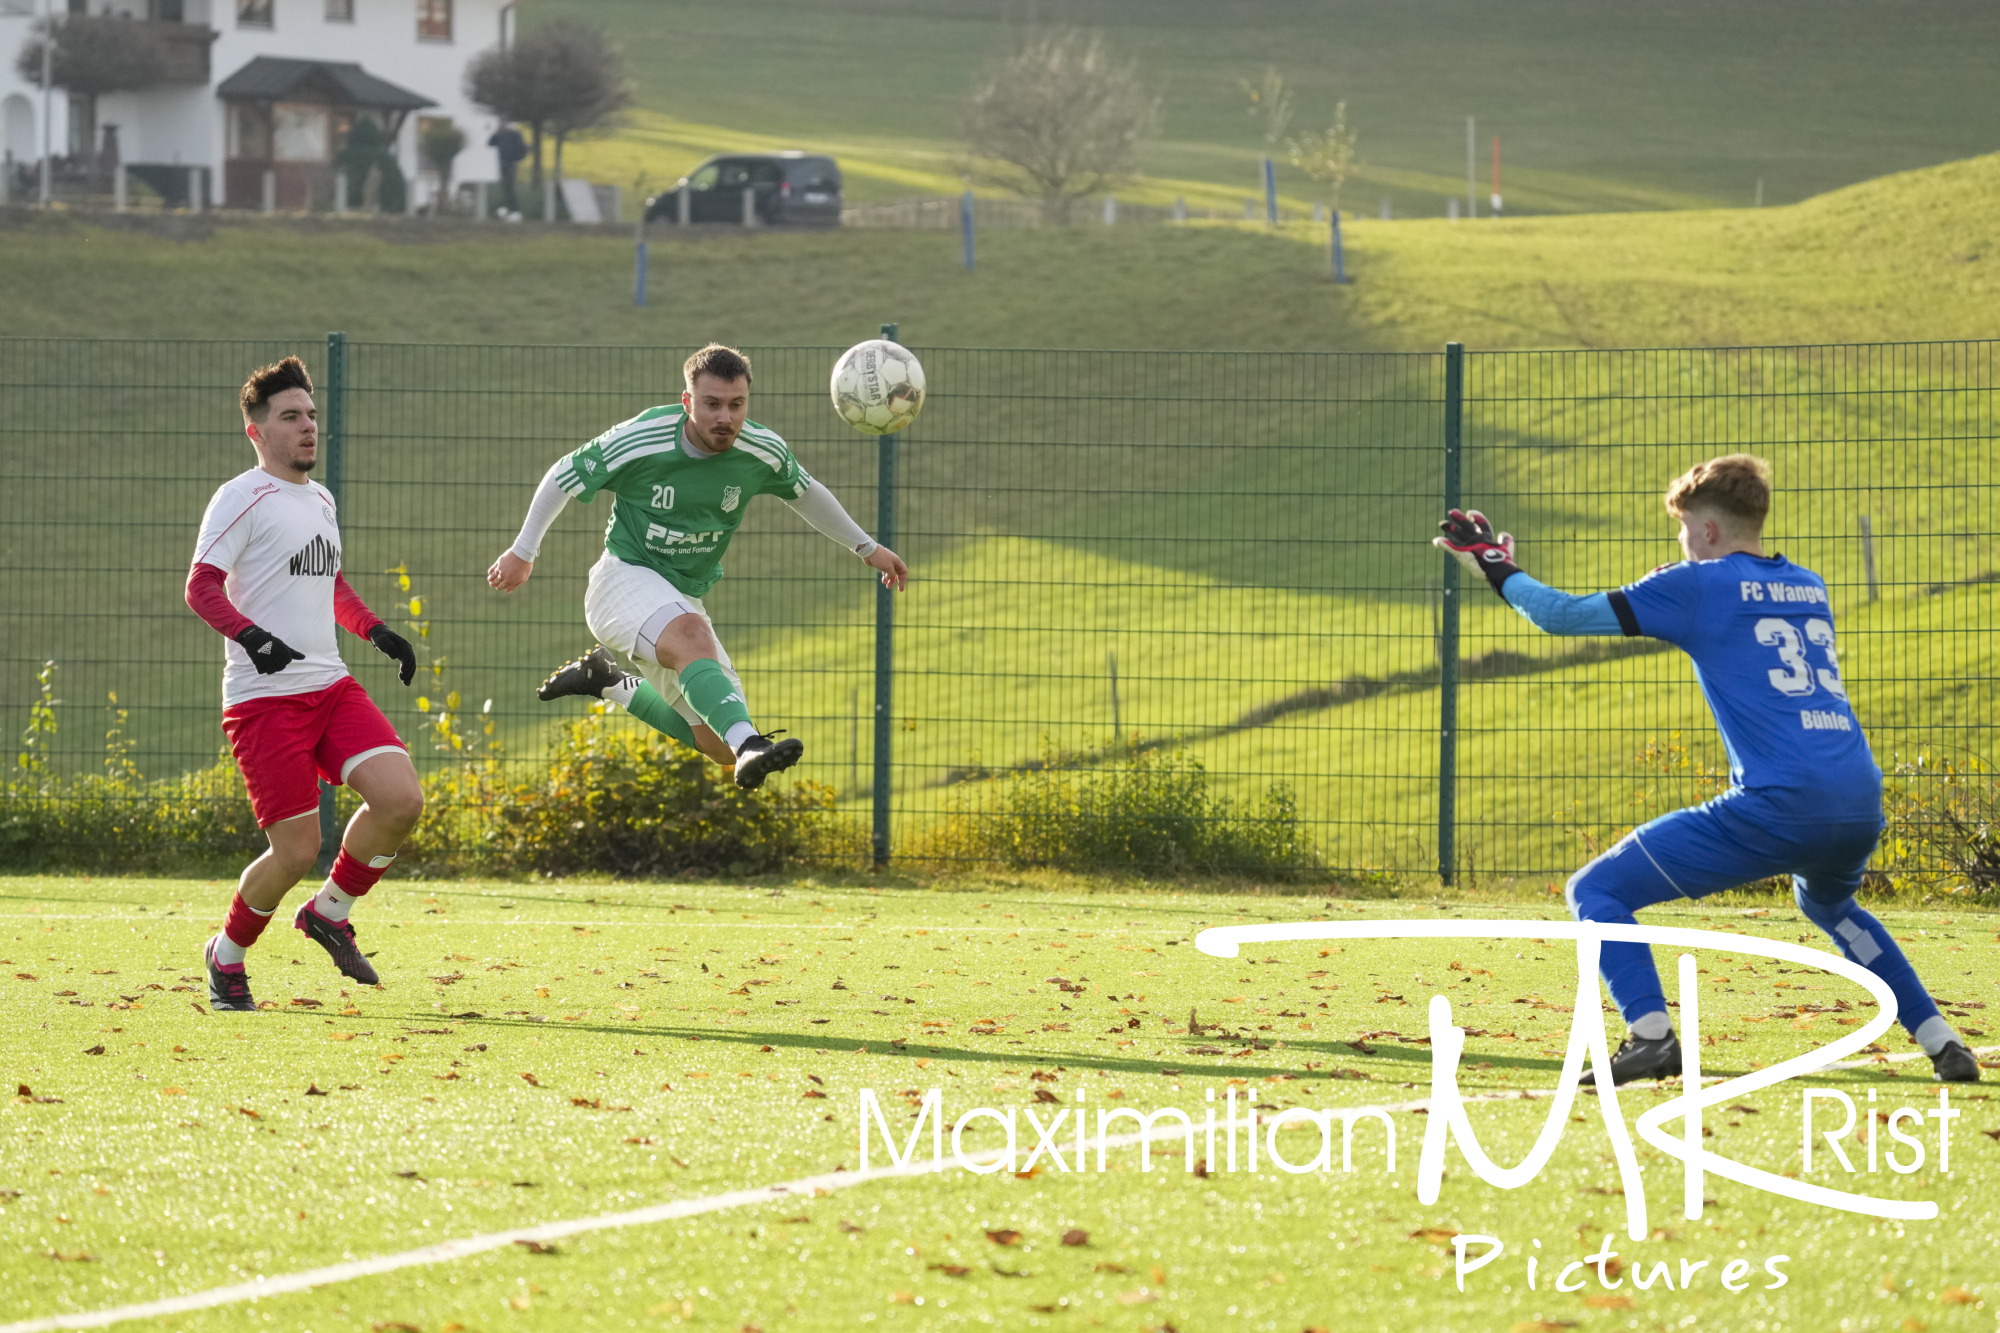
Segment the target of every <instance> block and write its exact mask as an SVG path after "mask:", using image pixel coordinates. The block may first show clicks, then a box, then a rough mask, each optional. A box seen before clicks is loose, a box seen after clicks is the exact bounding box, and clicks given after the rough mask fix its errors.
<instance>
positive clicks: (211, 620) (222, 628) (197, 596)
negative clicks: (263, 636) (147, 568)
mask: <svg viewBox="0 0 2000 1333" xmlns="http://www.w3.org/2000/svg"><path fill="white" fill-rule="evenodd" d="M228 577H229V576H228V575H227V574H225V573H223V572H222V570H220V569H218V568H216V567H215V566H214V565H204V564H200V563H196V564H195V565H194V567H193V568H191V569H189V570H188V581H187V604H188V606H189V607H190V608H191V609H192V610H193V611H194V613H195V614H196V615H198V616H200V617H201V618H202V619H203V620H205V621H207V622H208V624H209V627H210V628H211V629H213V630H214V631H215V632H216V633H217V634H220V635H221V636H222V637H223V638H225V639H233V638H235V637H236V636H237V635H239V634H241V633H242V632H243V631H244V630H246V629H249V628H250V626H251V624H252V623H253V622H252V621H251V619H250V617H248V616H246V615H244V614H243V613H242V612H241V611H238V610H237V609H236V603H234V602H232V601H230V600H229V593H228V591H227V589H225V587H224V586H223V585H224V582H225V580H227V579H228Z"/></svg>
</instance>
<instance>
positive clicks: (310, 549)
mask: <svg viewBox="0 0 2000 1333" xmlns="http://www.w3.org/2000/svg"><path fill="white" fill-rule="evenodd" d="M194 563H195V564H198V565H214V566H215V567H216V568H217V569H220V570H222V571H223V572H224V573H225V574H227V575H228V576H229V577H228V579H227V581H226V582H225V584H224V585H223V586H224V588H225V590H226V591H227V592H228V593H229V600H230V601H231V602H232V603H234V604H235V606H236V609H237V610H238V611H241V612H242V613H243V614H244V615H246V616H248V617H250V619H251V620H253V621H255V622H256V623H257V625H258V626H259V627H260V628H262V629H267V630H269V631H270V632H271V633H272V634H275V635H277V636H278V638H280V639H282V640H284V641H285V643H286V644H288V645H289V646H290V647H292V648H294V649H296V650H297V651H299V652H302V653H304V654H305V657H304V659H303V660H300V661H297V662H293V663H292V664H291V665H289V666H287V667H286V668H285V669H284V670H283V671H279V672H276V673H274V674H272V675H269V676H260V675H258V674H257V669H256V668H255V667H253V666H251V665H250V654H248V653H246V652H244V651H243V645H242V644H240V643H237V642H235V641H234V640H229V641H228V642H227V646H226V647H225V648H224V649H223V653H224V657H225V659H226V663H225V665H224V667H223V671H222V706H223V707H224V708H228V707H229V706H231V705H232V704H239V703H242V702H243V701H244V700H246V699H266V698H273V697H276V696H280V695H286V694H307V693H310V692H311V691H314V690H323V689H326V688H327V687H328V686H329V685H332V684H334V683H335V682H337V681H338V680H339V679H340V678H341V677H342V676H345V675H346V674H347V666H346V664H345V663H343V662H342V661H341V660H340V648H339V646H338V644H337V643H336V641H335V637H334V635H335V628H334V620H333V577H334V575H336V574H338V573H339V572H340V524H339V522H338V520H337V517H336V515H335V513H334V508H333V496H332V495H331V494H330V493H329V492H328V491H327V489H326V487H324V486H322V485H320V484H319V483H318V482H316V481H305V482H290V481H281V480H279V479H278V478H276V477H274V476H272V475H271V474H270V473H268V472H264V471H262V470H260V469H257V468H252V469H251V470H250V471H248V472H245V473H244V474H242V475H241V476H239V477H235V478H232V479H231V480H229V481H226V482H224V483H223V484H222V487H221V489H219V490H217V491H216V493H215V498H214V499H212V500H210V501H209V502H208V512H207V513H205V514H203V515H202V518H201V536H200V537H199V538H198V539H196V541H195V547H194Z"/></svg>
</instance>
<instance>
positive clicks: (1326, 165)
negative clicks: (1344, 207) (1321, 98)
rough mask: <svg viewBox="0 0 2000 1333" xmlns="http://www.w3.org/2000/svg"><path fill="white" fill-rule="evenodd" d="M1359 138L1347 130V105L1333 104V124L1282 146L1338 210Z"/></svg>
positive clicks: (1352, 173) (1355, 161)
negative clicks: (1331, 197) (1331, 199)
mask: <svg viewBox="0 0 2000 1333" xmlns="http://www.w3.org/2000/svg"><path fill="white" fill-rule="evenodd" d="M1359 139H1360V136H1359V135H1357V134H1356V133H1355V132H1354V131H1353V130H1350V129H1349V128H1347V103H1345V102H1335V103H1334V104H1333V124H1331V125H1329V126H1328V127H1327V128H1326V129H1324V130H1316V131H1313V132H1312V133H1310V134H1304V135H1301V136H1299V137H1298V138H1296V139H1287V140H1286V141H1285V147H1286V149H1287V150H1288V152H1289V153H1290V156H1291V159H1292V165H1293V166H1295V167H1297V168H1298V169H1299V170H1300V171H1303V172H1304V173H1305V174H1306V175H1307V176H1309V177H1311V178H1312V179H1313V180H1315V181H1318V182H1319V183H1320V184H1321V185H1324V186H1326V187H1327V188H1328V189H1329V190H1330V191H1331V193H1332V195H1333V206H1334V208H1336V209H1338V208H1339V207H1340V187H1341V186H1343V185H1345V184H1346V183H1347V181H1348V179H1349V178H1350V177H1351V176H1353V175H1354V168H1355V166H1356V164H1357V163H1358V162H1359V161H1360V159H1359V158H1358V157H1357V156H1356V155H1355V151H1354V149H1355V145H1356V143H1358V142H1359Z"/></svg>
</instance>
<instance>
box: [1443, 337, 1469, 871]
mask: <svg viewBox="0 0 2000 1333" xmlns="http://www.w3.org/2000/svg"><path fill="white" fill-rule="evenodd" d="M1464 406H1465V344H1464V343H1446V344H1445V345H1444V494H1443V496H1442V497H1440V498H1442V499H1443V500H1444V507H1445V508H1446V509H1457V508H1458V507H1459V504H1460V496H1459V482H1460V474H1459V462H1460V454H1461V445H1462V443H1463V431H1464ZM1458 575H1459V567H1458V558H1457V557H1456V556H1452V555H1447V556H1445V558H1444V587H1443V595H1442V598H1441V599H1440V605H1439V626H1438V828H1437V842H1438V881H1439V882H1440V883H1443V884H1449V883H1451V882H1452V879H1453V876H1454V873H1455V867H1456V862H1457V858H1458V847H1457V841H1458V839H1457V833H1458V605H1459V595H1458V592H1459V583H1458Z"/></svg>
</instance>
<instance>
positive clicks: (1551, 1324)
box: [1507, 1319, 1576, 1333]
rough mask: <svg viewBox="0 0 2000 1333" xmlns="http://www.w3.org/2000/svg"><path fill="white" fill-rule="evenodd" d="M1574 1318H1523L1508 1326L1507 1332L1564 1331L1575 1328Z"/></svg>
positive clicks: (1551, 1332)
mask: <svg viewBox="0 0 2000 1333" xmlns="http://www.w3.org/2000/svg"><path fill="white" fill-rule="evenodd" d="M1575 1327H1576V1320H1574V1319H1523V1320H1522V1321H1521V1322H1519V1323H1518V1324H1513V1325H1510V1326H1509V1327H1508V1330H1507V1333H1562V1331H1563V1330H1564V1329H1566V1328H1575Z"/></svg>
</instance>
